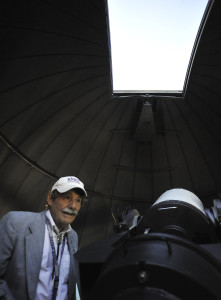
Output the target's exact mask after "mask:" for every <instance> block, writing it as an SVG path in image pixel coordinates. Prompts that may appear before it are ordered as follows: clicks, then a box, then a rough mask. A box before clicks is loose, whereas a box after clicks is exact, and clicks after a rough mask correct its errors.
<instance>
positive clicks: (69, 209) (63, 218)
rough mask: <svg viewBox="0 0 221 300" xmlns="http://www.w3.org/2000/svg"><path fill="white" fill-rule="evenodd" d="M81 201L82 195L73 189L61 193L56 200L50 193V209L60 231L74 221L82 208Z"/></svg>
mask: <svg viewBox="0 0 221 300" xmlns="http://www.w3.org/2000/svg"><path fill="white" fill-rule="evenodd" d="M81 202H82V197H81V196H79V195H78V194H76V193H75V192H74V191H72V190H70V191H67V192H66V193H62V194H60V195H59V196H58V197H57V198H56V199H55V200H52V199H51V195H50V194H49V195H48V204H49V205H50V208H49V209H50V212H51V215H52V218H53V220H54V222H55V224H56V225H57V227H58V229H59V230H60V231H61V230H62V229H63V228H64V227H66V226H67V225H68V224H71V223H72V222H73V221H74V219H75V218H76V215H77V214H78V211H79V210H80V208H81Z"/></svg>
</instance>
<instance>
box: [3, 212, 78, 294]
mask: <svg viewBox="0 0 221 300" xmlns="http://www.w3.org/2000/svg"><path fill="white" fill-rule="evenodd" d="M45 213H46V211H43V212H41V213H32V212H15V211H14V212H9V213H8V214H6V215H5V216H4V217H3V218H2V219H1V221H0V299H4V300H12V299H13V300H14V299H18V300H26V299H27V300H28V299H29V300H33V299H34V298H35V293H36V288H37V284H38V277H39V272H40V267H41V260H42V252H43V245H44V235H45ZM67 240H68V247H69V251H70V259H71V263H70V274H69V286H68V299H71V300H73V299H75V296H74V293H75V285H76V272H77V271H76V270H77V264H76V260H75V258H74V253H75V252H76V251H77V247H78V238H77V234H76V232H75V231H74V230H72V231H70V232H68V234H67Z"/></svg>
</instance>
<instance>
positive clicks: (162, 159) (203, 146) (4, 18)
mask: <svg viewBox="0 0 221 300" xmlns="http://www.w3.org/2000/svg"><path fill="white" fill-rule="evenodd" d="M220 11H221V10H220V4H219V2H218V1H215V4H214V7H213V10H212V14H211V15H210V17H209V20H208V24H207V26H206V28H205V32H204V33H203V36H202V39H201V41H200V44H199V48H198V50H197V54H196V58H195V61H194V63H193V68H192V71H191V75H190V80H189V86H188V89H187V94H186V98H185V99H184V100H174V99H172V98H171V99H163V100H162V99H158V100H157V112H160V114H159V118H160V124H161V127H160V130H156V131H155V132H153V134H152V136H151V139H150V140H149V141H146V142H145V141H142V140H139V139H137V138H135V136H134V135H133V134H131V132H132V131H133V129H134V119H135V117H136V114H137V102H136V101H133V100H129V99H128V100H126V99H122V100H118V101H117V100H113V99H111V92H110V83H111V79H110V70H109V52H108V38H107V29H106V12H105V5H104V2H103V1H102V0H99V1H98V0H96V1H89V0H88V1H87V0H81V1H67V0H65V1H62V3H61V1H52V0H51V1H50V0H45V1H44V0H42V1H40V0H39V1H37V0H36V1H28V0H21V1H12V0H10V1H9V0H7V1H6V0H4V1H1V3H0V14H1V17H0V28H1V31H0V32H1V33H0V34H1V41H2V46H1V48H0V51H1V55H0V65H1V67H0V105H1V110H0V124H1V125H0V127H1V128H0V130H1V143H0V178H1V180H0V203H1V208H0V215H1V216H2V215H4V214H5V213H6V212H7V211H9V210H32V211H40V210H42V209H44V204H45V198H46V194H47V191H48V189H49V188H50V187H51V185H52V184H53V182H54V180H55V178H57V177H60V176H66V175H76V176H78V177H79V178H80V179H81V180H82V181H83V182H84V183H85V187H86V189H87V190H88V194H89V199H88V202H87V203H86V205H85V206H84V207H83V208H82V209H81V212H80V215H79V217H78V218H77V220H76V221H75V223H74V225H73V226H74V228H75V229H76V230H77V231H78V234H79V239H80V246H81V247H83V246H85V245H87V244H90V243H91V242H93V241H96V240H98V239H100V238H103V237H105V236H106V235H108V234H110V233H111V232H112V224H113V219H112V215H111V208H112V207H113V206H117V207H119V208H120V209H123V208H125V207H126V206H129V205H130V206H133V207H135V208H137V209H138V210H139V211H140V212H141V214H142V213H143V212H144V211H145V210H146V208H147V207H148V206H150V205H151V204H152V203H153V202H154V201H155V200H156V199H157V197H158V196H160V195H161V194H162V193H163V192H164V191H165V190H167V189H170V188H173V187H183V188H186V189H189V190H191V191H192V192H194V193H196V194H197V196H198V197H200V198H201V200H202V201H203V203H204V205H205V206H211V204H212V200H213V198H214V197H216V195H217V193H219V192H220V191H221V183H220V175H219V170H220V166H221V159H220V130H221V126H220V125H221V124H220V122H221V118H220V115H221V105H220V94H221V93H220V68H219V64H220V57H221V52H220V49H221V32H220ZM158 121H159V120H158Z"/></svg>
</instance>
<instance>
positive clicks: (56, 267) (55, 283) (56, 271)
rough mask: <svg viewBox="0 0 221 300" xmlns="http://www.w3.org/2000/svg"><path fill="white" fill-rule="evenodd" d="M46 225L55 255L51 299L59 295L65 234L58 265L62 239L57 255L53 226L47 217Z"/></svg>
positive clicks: (59, 241)
mask: <svg viewBox="0 0 221 300" xmlns="http://www.w3.org/2000/svg"><path fill="white" fill-rule="evenodd" d="M46 225H47V228H48V232H49V239H50V244H51V250H52V257H53V272H52V277H53V274H54V281H53V291H52V298H51V299H52V300H55V299H56V295H57V290H58V284H59V269H60V265H61V259H62V256H63V253H64V246H65V235H64V237H63V240H62V248H61V256H60V264H59V265H58V254H59V246H60V243H61V240H60V239H59V240H58V251H57V255H56V251H55V245H54V240H53V234H52V230H51V227H50V225H49V221H48V218H47V217H46Z"/></svg>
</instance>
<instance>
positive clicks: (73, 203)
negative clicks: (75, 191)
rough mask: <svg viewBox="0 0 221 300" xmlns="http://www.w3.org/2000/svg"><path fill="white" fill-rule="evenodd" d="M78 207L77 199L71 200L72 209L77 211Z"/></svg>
mask: <svg viewBox="0 0 221 300" xmlns="http://www.w3.org/2000/svg"><path fill="white" fill-rule="evenodd" d="M76 206H77V201H76V200H75V199H71V202H70V207H71V208H72V209H74V208H75V209H76Z"/></svg>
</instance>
